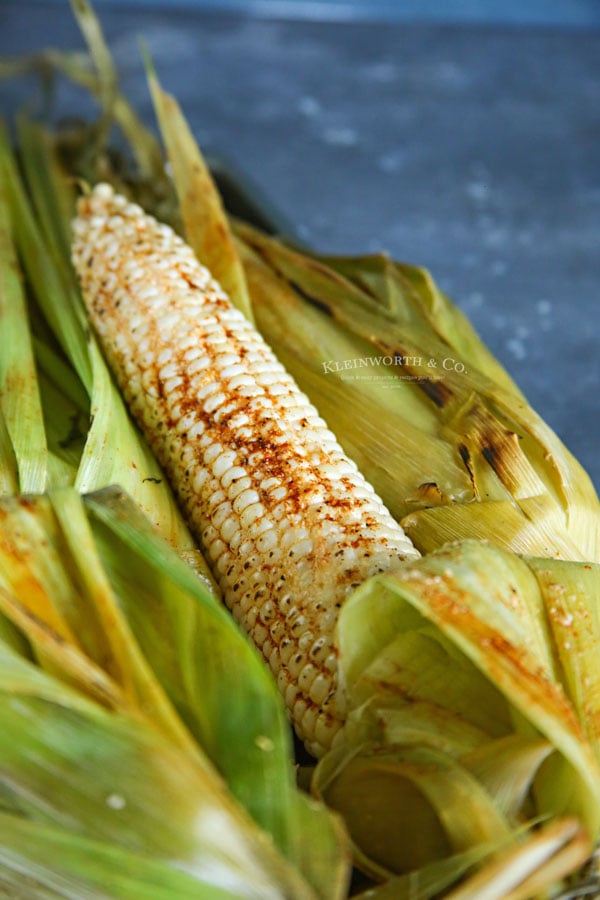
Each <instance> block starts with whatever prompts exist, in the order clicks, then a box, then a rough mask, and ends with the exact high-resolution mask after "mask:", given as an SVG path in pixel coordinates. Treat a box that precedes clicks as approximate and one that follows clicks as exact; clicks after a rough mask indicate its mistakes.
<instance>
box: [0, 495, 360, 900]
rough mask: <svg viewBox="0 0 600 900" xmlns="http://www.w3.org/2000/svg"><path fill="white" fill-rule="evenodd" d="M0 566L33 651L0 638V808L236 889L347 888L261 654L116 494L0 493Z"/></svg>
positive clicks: (12, 616)
mask: <svg viewBox="0 0 600 900" xmlns="http://www.w3.org/2000/svg"><path fill="white" fill-rule="evenodd" d="M0 573H1V574H0V609H1V610H2V613H3V615H4V616H6V618H7V619H8V620H10V621H11V622H12V623H13V626H15V627H16V628H17V629H18V630H19V631H20V632H21V634H22V635H23V636H24V637H25V638H26V639H27V642H28V644H29V646H30V647H31V651H32V654H33V661H31V662H30V661H28V660H25V659H24V658H23V657H22V656H18V655H17V654H16V652H15V650H14V649H11V648H10V647H9V646H8V643H6V642H0V720H1V727H0V734H1V735H2V737H1V738H0V742H2V752H1V753H0V760H1V762H0V784H2V785H3V787H4V789H5V791H6V793H7V796H8V797H9V800H10V802H8V801H7V802H5V803H4V804H3V805H4V806H5V807H6V806H7V804H8V806H9V807H10V808H11V809H12V810H13V812H14V814H17V813H18V814H19V815H21V816H25V818H26V819H27V820H30V821H31V823H32V827H33V825H34V824H41V825H46V826H51V827H54V826H57V827H58V828H59V833H57V834H54V835H53V834H52V833H46V832H43V833H41V836H40V837H39V840H40V841H42V846H43V839H47V840H48V841H50V842H52V840H56V841H63V842H64V843H65V845H69V841H68V835H67V832H68V833H69V834H72V835H73V836H74V837H75V838H77V839H79V838H85V839H86V840H92V841H100V843H101V845H103V846H100V847H98V848H97V851H98V853H99V854H100V855H101V856H102V853H105V854H106V853H107V851H109V850H110V846H109V847H107V846H106V845H107V844H110V845H114V850H115V852H116V854H117V856H118V852H120V851H131V852H133V853H134V854H141V855H142V856H146V857H148V858H150V859H154V860H155V861H157V862H161V863H163V864H164V866H165V867H166V868H167V869H173V868H175V869H183V870H184V871H186V872H188V873H189V874H190V875H193V876H194V877H195V878H198V879H199V880H200V882H202V881H203V879H206V880H207V882H208V884H209V885H210V884H212V885H214V886H216V887H220V888H227V889H228V890H230V891H231V893H230V894H225V895H226V896H235V897H237V896H240V897H254V896H255V897H263V896H265V897H266V896H273V897H298V898H301V897H306V898H310V897H328V898H329V897H331V898H336V897H341V896H344V890H345V884H346V877H347V874H346V873H347V861H346V854H345V852H344V839H343V832H342V831H341V830H340V828H339V826H338V825H337V824H336V822H335V821H334V820H333V819H332V818H331V816H330V815H329V814H328V813H327V812H326V811H325V810H324V809H323V807H319V806H317V805H316V804H314V803H312V802H311V801H309V800H308V799H307V798H306V797H305V796H303V795H301V794H300V793H299V792H298V790H297V789H296V788H295V785H294V777H293V768H292V766H291V762H290V760H291V750H290V734H289V727H288V725H287V720H286V716H285V712H284V709H283V705H282V702H281V700H280V697H279V694H278V692H277V689H276V686H275V685H274V684H273V681H272V679H271V678H270V677H269V674H268V672H267V670H266V668H265V667H264V665H263V663H262V661H261V660H260V658H259V656H258V653H257V652H256V651H255V650H254V648H253V647H252V646H251V645H250V644H249V642H248V641H247V640H246V638H245V637H243V636H242V635H241V634H240V632H239V631H238V629H237V626H236V625H235V624H234V623H233V621H232V620H231V618H230V617H229V615H228V614H227V613H226V611H225V610H224V608H223V607H222V606H221V605H220V603H218V601H216V600H215V598H214V597H213V595H212V593H211V591H210V590H209V588H208V587H207V586H206V585H205V584H204V583H203V582H202V580H201V579H199V578H198V577H197V575H196V574H195V573H194V572H193V571H192V570H191V569H190V568H189V567H188V566H187V565H186V564H185V563H183V562H182V561H181V560H180V559H179V558H178V557H177V555H176V553H175V552H174V551H173V550H172V549H170V548H169V546H168V545H167V544H166V542H164V541H163V540H162V539H161V538H160V536H159V535H158V533H157V532H156V530H155V529H154V528H153V527H152V525H151V524H150V523H149V522H148V521H147V520H146V519H145V517H144V516H143V514H142V513H141V512H140V511H139V509H138V508H137V506H136V505H135V504H134V503H133V502H132V501H131V500H129V499H128V498H127V497H126V496H125V495H124V494H123V492H122V491H121V490H120V489H108V490H105V491H103V492H100V493H98V494H95V495H90V496H88V497H87V498H85V500H82V498H81V497H80V495H79V494H78V493H77V492H76V491H75V490H74V489H72V488H68V489H64V490H61V491H58V492H55V493H52V494H50V495H49V496H38V497H33V496H29V497H24V496H23V497H14V498H6V499H4V500H3V501H1V502H0ZM41 721H43V722H44V727H43V729H40V727H39V723H40V722H41ZM166 813H167V815H166ZM34 833H35V829H34ZM69 846H70V845H69ZM73 846H74V850H73V853H74V854H75V859H77V858H78V859H79V864H81V862H82V861H81V857H80V854H79V851H78V849H77V848H78V846H79V844H78V841H77V840H76V841H75V843H74V845H73ZM92 849H93V848H92ZM21 852H23V848H21ZM95 852H96V851H94V853H95ZM78 854H79V856H78ZM109 855H110V854H109ZM126 861H127V853H125V856H124V858H123V865H126ZM34 862H35V860H34V859H33V858H30V864H31V867H32V869H31V873H32V874H33V875H35V865H34ZM59 870H60V868H59ZM27 871H29V869H28V870H27ZM73 877H74V876H73ZM173 877H174V878H175V877H176V875H175V874H173ZM184 883H185V882H184ZM197 889H198V890H199V888H197ZM111 896H112V895H111ZM117 896H119V895H118V894H117Z"/></svg>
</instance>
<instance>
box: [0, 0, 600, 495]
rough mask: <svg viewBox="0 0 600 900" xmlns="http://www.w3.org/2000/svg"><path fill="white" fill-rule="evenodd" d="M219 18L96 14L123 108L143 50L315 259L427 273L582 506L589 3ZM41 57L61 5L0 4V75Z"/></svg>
mask: <svg viewBox="0 0 600 900" xmlns="http://www.w3.org/2000/svg"><path fill="white" fill-rule="evenodd" d="M221 5H223V6H228V7H229V8H228V10H226V11H223V10H221V11H218V10H214V9H209V8H208V7H209V6H212V7H214V6H215V2H213V3H209V2H208V0H204V2H198V0H196V2H195V3H194V2H192V0H187V2H184V3H181V4H176V3H171V4H165V3H163V4H161V3H157V2H151V3H145V4H142V3H141V2H134V3H124V2H122V3H115V2H112V3H111V2H109V0H102V2H100V3H98V4H97V8H98V9H99V11H100V12H101V16H102V20H103V22H104V26H105V29H106V32H107V36H108V39H109V42H110V44H111V47H112V49H113V52H114V53H115V55H116V58H117V62H118V65H119V68H120V71H121V73H122V79H123V87H124V89H125V90H126V92H127V93H128V94H129V96H130V97H131V99H132V100H133V102H134V103H135V105H136V106H137V107H138V108H139V109H140V110H141V111H142V113H143V115H144V116H145V117H146V118H147V120H148V121H152V116H151V110H150V102H149V98H148V93H147V89H146V86H145V83H144V76H143V70H142V65H141V60H140V54H139V49H138V38H139V36H140V35H142V34H143V35H144V36H145V39H146V41H147V43H148V45H149V47H150V51H151V53H152V55H153V57H154V61H155V64H156V66H157V68H158V71H159V75H160V77H161V80H162V82H163V84H164V86H165V87H167V88H168V89H169V90H171V91H172V92H174V93H175V94H176V95H177V97H178V98H179V100H180V102H181V103H182V105H183V107H184V110H185V112H186V114H187V115H188V117H189V119H190V121H191V124H192V127H193V129H194V131H195V132H196V134H197V136H198V138H199V140H200V142H201V143H202V145H203V147H204V149H205V150H206V151H207V152H208V153H209V154H211V155H215V156H218V157H219V158H221V159H223V160H225V161H226V162H227V164H228V165H229V166H230V167H231V168H232V169H233V171H234V172H236V173H237V174H238V175H239V177H240V178H241V179H242V181H244V182H246V183H248V184H249V185H250V190H251V191H252V192H253V193H254V194H255V196H256V197H257V198H258V200H259V202H261V203H264V204H265V205H266V206H267V207H269V208H271V210H272V211H274V212H275V215H276V216H277V217H278V218H279V221H280V222H281V223H282V224H283V227H285V228H287V230H288V231H289V232H290V233H291V234H292V235H293V236H295V237H298V238H300V239H302V240H303V241H305V242H308V243H309V244H310V245H312V246H314V247H315V248H318V249H320V250H324V251H331V252H345V253H349V252H364V251H371V250H381V249H385V250H387V251H389V252H390V253H391V254H393V255H394V256H395V257H397V258H400V259H403V260H407V261H410V262H414V263H419V264H422V265H424V266H427V267H428V268H429V269H430V270H431V272H432V273H433V275H434V276H435V278H436V280H437V281H438V283H439V284H440V286H441V287H442V288H443V289H444V290H445V291H446V292H447V293H449V294H450V295H451V296H452V298H453V299H454V300H455V301H456V302H457V303H458V304H459V305H460V306H461V307H462V308H463V309H464V310H465V311H466V312H467V313H468V314H469V316H470V317H471V318H472V320H473V321H474V323H475V325H476V327H477V328H478V330H479V332H480V333H481V335H482V337H483V338H484V340H485V341H486V342H487V343H488V344H489V345H490V347H491V348H492V350H493V351H494V352H495V353H496V354H497V355H498V356H499V358H500V359H501V360H502V362H503V363H504V364H505V365H506V366H507V368H508V369H509V370H510V372H511V373H512V374H513V376H514V377H515V378H516V380H517V382H518V383H519V384H520V386H521V388H522V389H523V390H524V391H525V393H526V394H527V396H528V398H529V399H530V401H531V402H532V404H533V405H534V406H535V407H536V408H537V410H538V411H539V412H540V414H541V415H542V416H543V417H544V418H545V419H546V420H547V421H548V422H549V424H550V425H551V426H552V427H553V428H554V429H555V430H556V431H557V432H558V433H559V435H560V436H561V437H562V439H563V440H564V441H565V442H566V443H567V445H568V446H569V447H570V449H571V450H572V451H573V452H574V453H575V455H576V456H578V458H579V459H580V460H581V461H582V462H583V463H584V465H585V466H586V467H587V468H588V469H589V471H590V472H591V473H592V475H593V478H594V480H595V482H596V485H597V486H600V459H599V457H598V447H599V446H600V425H599V415H598V413H599V411H600V399H599V398H600V353H599V350H600V346H599V344H600V341H599V335H600V328H599V324H598V316H599V301H600V296H599V291H600V7H599V4H598V3H597V2H584V0H580V2H577V0H574V2H569V0H562V2H555V3H553V2H548V3H544V2H542V0H539V2H536V0H532V2H529V3H525V2H523V3H520V4H518V5H517V4H516V2H510V0H507V2H506V3H502V4H500V3H488V4H485V3H481V2H480V3H477V2H476V0H468V2H464V3H459V2H458V0H457V2H451V3H448V4H447V5H444V4H441V3H436V4H435V5H434V4H433V3H421V4H416V3H414V2H413V3H406V4H404V3H399V4H393V3H387V4H386V3H385V2H381V3H374V4H373V5H372V14H370V15H371V18H372V21H369V19H368V16H366V15H365V9H367V8H368V7H367V6H366V4H365V3H364V2H363V3H362V4H360V5H359V7H350V5H349V4H346V3H344V4H342V3H341V2H336V0H330V2H329V3H324V2H319V0H312V2H306V3H300V2H298V3H297V2H288V3H286V2H285V0H279V2H275V0H273V2H268V0H265V2H262V3H254V4H246V6H247V7H251V8H250V9H248V8H246V9H245V10H242V8H241V7H242V6H243V4H242V3H241V2H236V0H222V4H221ZM386 6H387V7H388V13H386ZM234 7H235V8H234ZM317 7H318V9H319V11H318V12H316V11H315V10H316V8H317ZM521 7H525V9H521ZM440 9H441V10H442V13H443V14H442V13H440ZM519 9H521V11H520V12H519ZM390 10H391V11H392V12H390ZM274 13H275V14H274ZM386 15H387V16H388V18H389V21H386ZM353 17H354V19H355V20H354V21H352V19H353ZM48 44H52V45H61V46H65V47H79V46H81V41H80V38H79V36H78V33H77V29H76V28H75V26H74V24H73V22H72V20H71V16H70V13H69V10H68V5H67V3H66V2H61V0H54V2H52V0H46V2H45V0H36V2H33V0H18V2H17V0H15V2H12V0H0V54H1V55H3V56H4V55H7V54H14V53H17V52H25V51H32V50H35V49H39V48H40V47H41V46H45V45H48ZM32 93H33V86H32V85H31V84H21V85H20V86H19V87H18V88H17V87H16V86H15V85H10V86H9V85H6V84H5V85H0V103H1V109H2V111H3V112H5V113H10V112H11V111H13V110H14V109H15V108H16V106H17V105H18V104H19V103H22V102H24V101H25V100H26V99H27V98H28V97H31V96H32ZM59 100H60V103H61V105H62V107H63V108H64V109H65V110H69V111H74V112H76V111H77V110H79V109H83V108H84V106H83V105H82V104H83V100H82V98H81V96H80V95H79V94H78V93H77V92H76V91H75V90H73V89H71V88H67V87H65V88H63V89H62V92H61V94H60V96H59Z"/></svg>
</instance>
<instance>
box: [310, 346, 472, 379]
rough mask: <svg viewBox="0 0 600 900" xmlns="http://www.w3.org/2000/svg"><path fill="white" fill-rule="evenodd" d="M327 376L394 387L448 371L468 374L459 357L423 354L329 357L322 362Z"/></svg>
mask: <svg viewBox="0 0 600 900" xmlns="http://www.w3.org/2000/svg"><path fill="white" fill-rule="evenodd" d="M321 371H322V373H323V374H324V375H332V374H336V375H339V376H340V377H341V378H342V380H344V381H359V380H360V381H365V380H366V381H377V382H381V386H382V387H393V384H394V382H397V381H398V380H399V379H400V380H402V381H424V380H427V381H439V380H440V379H442V378H443V377H444V373H445V372H448V373H449V372H453V373H458V374H459V375H463V374H466V372H467V369H466V367H465V365H464V363H462V362H461V361H460V360H457V359H454V357H452V356H445V357H444V358H443V359H436V358H435V357H429V358H427V357H423V356H401V355H399V354H394V355H392V354H389V355H386V356H355V357H351V358H350V359H327V360H323V361H322V363H321Z"/></svg>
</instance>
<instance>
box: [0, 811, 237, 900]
mask: <svg viewBox="0 0 600 900" xmlns="http://www.w3.org/2000/svg"><path fill="white" fill-rule="evenodd" d="M200 892H201V896H202V897H203V898H206V900H232V898H236V900H239V898H240V896H242V895H240V893H239V892H238V891H236V890H235V889H231V890H229V889H227V888H226V887H223V888H220V887H217V886H216V885H214V884H211V883H210V881H208V880H203V879H202V878H200V877H195V876H194V875H191V874H188V873H187V872H182V871H179V870H178V869H176V868H174V867H173V866H170V865H168V864H167V863H164V862H160V861H157V860H155V859H150V858H148V857H147V856H144V855H142V854H141V853H133V852H131V851H128V850H124V849H122V848H120V847H118V846H115V844H114V843H110V842H108V841H105V842H102V841H94V840H90V839H88V838H82V837H79V836H77V835H74V834H72V833H71V832H69V831H66V830H65V829H60V828H56V827H50V826H48V825H40V824H38V823H37V822H32V821H30V820H28V819H22V818H19V817H17V816H14V815H13V816H11V815H7V814H0V896H7V897H11V898H12V900H50V898H65V900H81V898H84V897H85V900H107V898H110V900H130V898H131V897H133V896H135V897H136V900H173V898H174V897H177V898H178V900H197V898H198V896H199V895H200Z"/></svg>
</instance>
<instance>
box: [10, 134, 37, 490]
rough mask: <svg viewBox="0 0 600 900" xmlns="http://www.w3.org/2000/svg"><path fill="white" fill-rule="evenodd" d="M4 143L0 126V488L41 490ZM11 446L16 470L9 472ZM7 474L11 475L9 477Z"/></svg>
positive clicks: (31, 367) (33, 386) (33, 375)
mask: <svg viewBox="0 0 600 900" xmlns="http://www.w3.org/2000/svg"><path fill="white" fill-rule="evenodd" d="M7 158H8V142H7V136H6V134H5V132H4V129H3V128H2V127H1V126H0V327H1V333H2V343H3V352H2V353H1V354H0V411H1V413H2V426H0V427H1V429H2V433H1V434H0V441H1V443H2V445H3V447H4V448H5V449H4V452H3V453H2V458H3V459H6V461H7V463H6V465H5V466H3V467H2V468H3V471H4V472H6V474H5V475H4V476H3V477H2V481H4V482H5V488H9V487H10V486H11V482H12V481H13V480H14V475H15V474H16V475H17V477H18V485H19V489H20V490H22V491H44V490H45V489H46V484H47V478H48V449H47V445H46V435H45V431H44V423H43V417H42V407H41V401H40V394H39V386H38V380H37V372H36V367H35V361H34V357H33V348H32V344H31V336H30V333H29V325H28V318H27V307H26V301H25V295H24V291H23V286H22V283H21V280H20V278H19V267H18V262H17V257H16V251H15V247H14V242H13V236H12V235H13V228H14V225H13V223H12V221H11V215H10V203H9V190H10V183H9V179H10V171H9V168H8V166H7ZM9 441H10V445H11V446H12V450H13V453H14V462H15V463H16V468H17V471H16V473H15V472H14V469H12V460H11V458H10V449H9V447H8V442H9ZM11 470H12V473H11Z"/></svg>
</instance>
